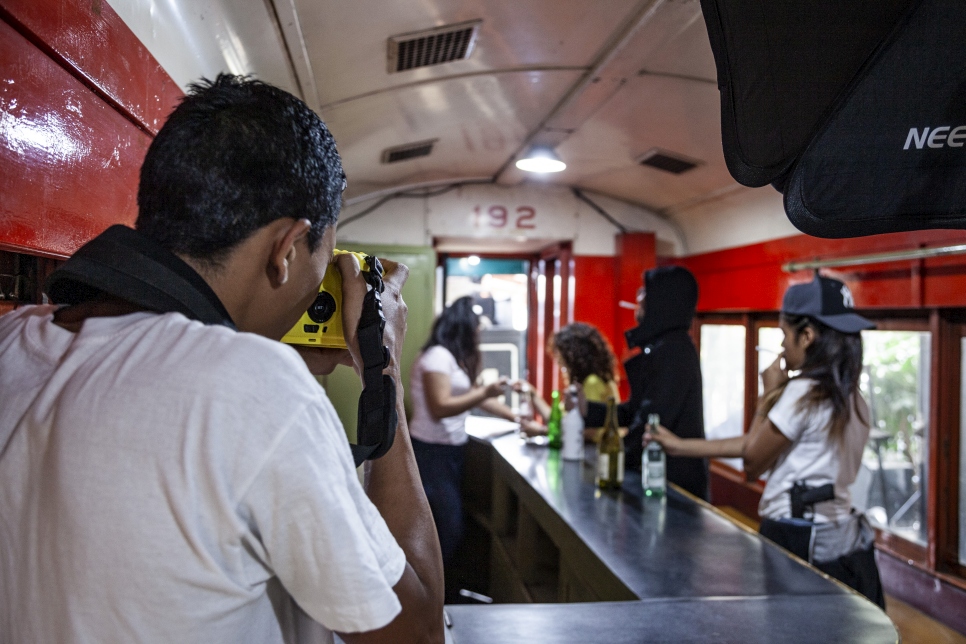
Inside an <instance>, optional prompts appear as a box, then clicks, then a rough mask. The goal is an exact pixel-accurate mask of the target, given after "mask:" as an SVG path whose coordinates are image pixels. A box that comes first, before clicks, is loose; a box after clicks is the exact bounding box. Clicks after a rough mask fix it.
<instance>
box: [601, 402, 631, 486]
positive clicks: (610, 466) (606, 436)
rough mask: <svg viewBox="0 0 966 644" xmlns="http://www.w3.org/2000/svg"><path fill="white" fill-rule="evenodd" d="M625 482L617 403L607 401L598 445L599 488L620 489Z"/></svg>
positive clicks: (622, 445) (622, 442) (622, 441)
mask: <svg viewBox="0 0 966 644" xmlns="http://www.w3.org/2000/svg"><path fill="white" fill-rule="evenodd" d="M623 482H624V439H622V438H621V435H620V430H619V428H618V426H617V403H616V401H615V400H614V399H613V398H609V399H608V400H607V420H606V421H604V433H603V435H602V436H601V437H600V442H599V443H598V445H597V487H599V488H603V489H605V490H607V489H620V487H621V484H622V483H623Z"/></svg>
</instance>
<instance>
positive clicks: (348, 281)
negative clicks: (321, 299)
mask: <svg viewBox="0 0 966 644" xmlns="http://www.w3.org/2000/svg"><path fill="white" fill-rule="evenodd" d="M380 261H381V262H382V267H383V268H384V269H385V271H386V274H385V275H384V276H383V283H384V284H385V286H386V289H385V290H384V291H383V292H382V313H383V315H384V316H385V318H386V329H385V331H384V332H383V339H382V341H383V344H385V345H386V346H387V347H389V355H390V356H391V361H390V365H389V368H390V372H391V373H392V374H393V375H398V374H399V357H400V355H401V352H402V346H403V340H404V339H405V337H406V312H407V308H406V303H405V302H403V298H402V287H403V284H405V283H406V280H407V279H408V278H409V268H407V267H406V266H405V265H404V264H398V263H396V262H392V261H389V260H386V259H381V260H380ZM335 262H336V267H337V268H338V269H339V272H340V273H341V274H342V332H343V334H344V335H345V341H346V345H347V346H348V348H349V353H350V354H351V356H352V361H353V366H354V367H355V370H356V373H358V374H359V375H360V376H361V375H362V354H361V353H360V352H359V338H358V331H359V319H360V318H361V317H362V301H363V299H364V298H365V296H366V292H367V290H368V287H367V286H366V281H365V279H364V278H363V277H362V267H361V266H359V261H358V259H357V258H356V256H355V255H353V254H351V253H345V254H342V255H337V256H336V258H335ZM397 382H398V379H397Z"/></svg>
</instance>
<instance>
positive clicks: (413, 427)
mask: <svg viewBox="0 0 966 644" xmlns="http://www.w3.org/2000/svg"><path fill="white" fill-rule="evenodd" d="M427 372H429V373H443V374H446V375H447V376H449V383H450V391H451V393H452V395H454V396H460V395H462V394H465V393H466V392H468V391H469V390H470V387H471V386H472V383H471V382H470V377H469V376H468V375H466V372H465V371H463V370H462V369H460V366H459V365H458V364H457V363H456V358H455V357H454V356H453V354H452V353H450V352H449V349H447V348H446V347H443V346H440V345H436V346H435V347H430V348H429V349H426V351H423V352H422V353H421V354H419V357H418V358H416V362H414V363H413V368H412V371H411V372H410V377H409V391H410V396H411V398H412V401H413V419H412V421H410V423H409V434H410V435H411V436H413V437H414V438H417V439H419V440H421V441H423V442H424V443H442V444H444V445H462V444H463V443H465V442H466V441H467V436H466V417H467V416H469V415H470V412H469V411H465V412H463V413H462V414H457V415H456V416H450V417H449V418H438V419H437V418H434V417H433V415H432V413H430V411H429V406H428V405H427V404H426V393H425V390H424V388H423V374H424V373H427Z"/></svg>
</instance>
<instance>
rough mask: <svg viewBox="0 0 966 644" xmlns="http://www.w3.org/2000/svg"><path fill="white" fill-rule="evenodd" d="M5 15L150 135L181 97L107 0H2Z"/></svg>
mask: <svg viewBox="0 0 966 644" xmlns="http://www.w3.org/2000/svg"><path fill="white" fill-rule="evenodd" d="M0 18H4V19H5V20H7V22H9V23H11V24H12V25H13V26H14V27H15V28H17V29H18V30H20V31H21V32H22V33H23V34H24V35H25V36H27V37H28V38H29V39H30V40H31V41H32V42H33V43H34V44H35V45H37V46H39V47H40V48H41V49H43V50H44V51H45V52H46V53H48V54H49V55H50V56H51V57H52V58H53V59H54V60H55V61H57V62H58V64H60V65H61V66H62V67H64V68H65V69H67V70H68V71H69V72H70V73H71V74H73V75H75V76H77V77H78V79H80V80H81V81H82V82H84V83H85V84H86V85H88V86H89V87H91V88H92V89H93V90H94V91H96V92H97V93H99V94H101V96H102V97H104V98H105V99H106V100H107V101H108V102H109V103H112V104H114V105H116V106H117V107H118V108H119V110H120V111H121V112H122V113H123V114H124V115H125V116H126V117H127V118H129V119H130V120H131V121H132V122H134V123H136V124H138V126H139V127H142V128H144V129H145V130H146V131H147V132H149V133H151V134H157V132H158V129H160V127H161V125H162V124H163V123H164V120H165V118H167V115H168V114H169V113H170V112H171V110H172V109H173V108H174V106H175V105H176V104H177V102H178V99H179V98H180V97H181V96H182V92H181V90H180V88H179V87H178V86H177V85H176V84H175V82H174V81H173V80H172V79H171V77H170V76H168V74H167V72H165V71H164V70H163V69H162V68H161V65H159V64H158V61H157V60H155V59H154V57H153V56H152V55H151V53H150V52H149V51H148V50H147V49H146V48H145V47H144V45H143V44H141V41H139V40H138V38H137V36H135V35H134V33H133V32H132V31H131V30H130V29H128V27H127V25H125V24H124V22H123V21H122V20H121V19H120V17H119V16H118V15H117V13H115V11H114V10H113V9H112V8H111V7H110V5H109V4H108V3H107V2H106V0H0Z"/></svg>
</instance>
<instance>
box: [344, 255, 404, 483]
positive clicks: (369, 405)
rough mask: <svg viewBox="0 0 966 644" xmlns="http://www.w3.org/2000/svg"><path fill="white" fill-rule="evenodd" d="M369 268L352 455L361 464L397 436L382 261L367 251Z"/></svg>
mask: <svg viewBox="0 0 966 644" xmlns="http://www.w3.org/2000/svg"><path fill="white" fill-rule="evenodd" d="M365 261H366V264H368V265H369V270H368V271H363V273H362V275H363V277H364V278H365V280H366V283H367V284H368V285H369V291H368V292H367V293H366V296H365V298H364V299H363V300H362V317H361V318H360V319H359V329H358V332H357V335H358V339H359V351H360V352H361V353H362V382H363V387H364V388H363V390H362V396H361V397H360V398H359V417H358V425H357V427H358V429H357V431H358V444H357V445H352V446H351V447H352V456H353V458H355V461H356V465H357V466H358V465H359V464H360V463H362V461H364V460H372V459H376V458H379V457H380V456H382V455H383V454H385V453H386V452H388V451H389V448H390V447H392V442H393V439H394V438H395V436H396V424H397V423H398V420H399V418H398V414H397V413H396V383H395V381H394V380H393V379H392V377H391V376H388V375H385V374H384V373H383V370H384V369H385V368H386V367H388V366H389V360H390V354H389V347H387V346H386V345H385V344H383V333H384V331H385V328H386V317H385V316H384V315H383V312H382V292H383V291H384V290H385V284H383V281H382V264H381V263H380V262H379V259H378V258H377V257H373V256H372V255H366V258H365Z"/></svg>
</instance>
